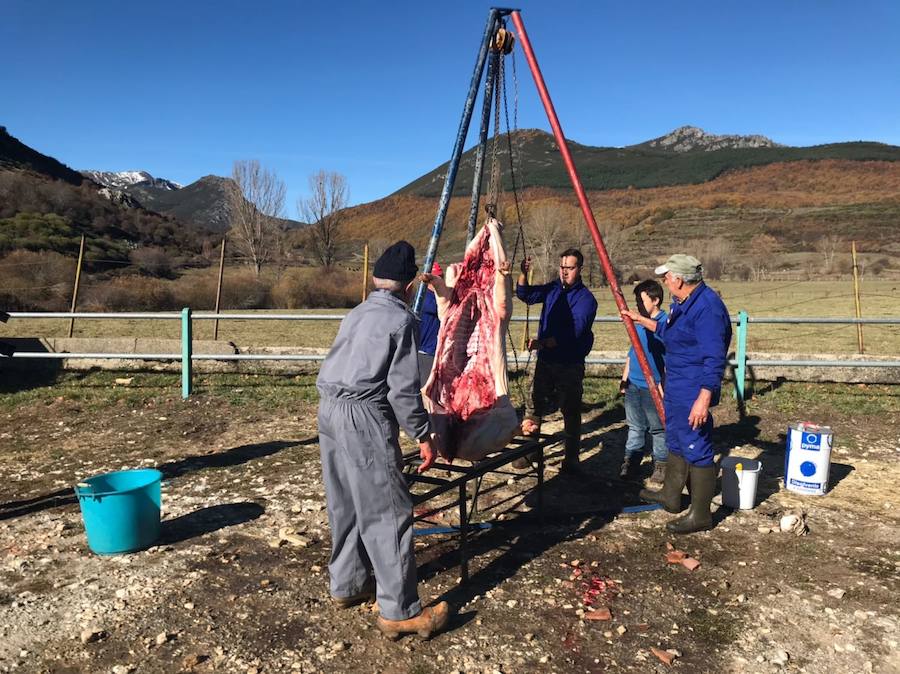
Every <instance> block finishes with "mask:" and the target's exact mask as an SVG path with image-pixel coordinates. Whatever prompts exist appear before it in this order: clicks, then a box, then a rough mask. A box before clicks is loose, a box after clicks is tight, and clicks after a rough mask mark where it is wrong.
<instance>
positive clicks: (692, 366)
mask: <svg viewBox="0 0 900 674" xmlns="http://www.w3.org/2000/svg"><path fill="white" fill-rule="evenodd" d="M656 274H657V275H658V276H662V279H663V283H664V284H665V286H666V287H667V288H668V289H669V292H670V293H671V295H672V300H673V301H672V306H671V309H670V311H669V316H668V318H667V319H666V321H665V322H659V323H657V322H656V321H654V320H652V319H648V318H645V317H643V316H641V315H640V314H639V313H638V312H636V311H625V312H623V314H626V315H628V316H629V317H630V318H631V319H632V320H633V321H634V322H635V323H639V324H640V325H642V326H643V327H645V328H647V329H648V330H652V331H654V332H656V336H657V337H659V338H660V339H661V340H662V341H663V344H664V345H665V347H666V359H665V362H666V384H665V392H664V395H663V405H664V407H665V412H666V444H667V445H668V448H669V461H668V463H667V465H666V476H665V481H664V482H663V488H662V489H661V490H659V491H650V490H647V489H644V490H642V491H641V493H640V496H641V498H642V499H644V500H647V501H652V502H654V503H660V504H662V506H663V507H664V508H665V509H666V510H667V511H669V512H671V513H677V512H679V511H680V510H681V490H682V489H684V485H685V483H686V482H687V480H688V476H690V488H689V491H690V494H691V505H690V508H689V509H688V512H687V515H684V516H683V517H679V518H677V519H675V520H672V521H671V522H669V523H668V524H666V528H667V529H668V530H669V531H672V532H674V533H677V534H686V533H690V532H692V531H703V530H706V529H711V528H712V516H711V514H710V510H709V508H710V503H711V501H712V497H713V495H714V494H715V489H716V467H715V465H713V454H714V449H713V444H712V437H711V436H712V430H713V419H712V415H711V414H710V412H709V409H710V408H711V407H714V406H715V405H717V404H718V402H719V394H720V392H721V389H722V376H723V375H724V373H725V365H726V364H727V354H728V345H729V344H730V343H731V319H730V317H729V315H728V309H727V308H726V307H725V304H724V303H723V302H722V299H721V298H720V297H719V295H718V294H717V293H716V291H715V290H713V289H712V288H710V287H709V286H707V285H706V284H705V283H704V282H703V267H702V265H701V264H700V261H699V260H697V258H695V257H692V256H690V255H682V254H676V255H673V256H672V257H670V258H669V259H668V260H666V262H665V264H663V265H662V266H660V267H657V268H656Z"/></svg>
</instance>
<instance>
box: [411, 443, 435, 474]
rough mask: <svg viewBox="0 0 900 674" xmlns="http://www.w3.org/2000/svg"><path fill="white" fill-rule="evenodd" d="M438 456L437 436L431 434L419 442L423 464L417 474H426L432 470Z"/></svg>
mask: <svg viewBox="0 0 900 674" xmlns="http://www.w3.org/2000/svg"><path fill="white" fill-rule="evenodd" d="M437 455H438V447H437V436H436V435H435V434H434V433H430V434H429V435H428V436H427V437H425V438H422V439H421V440H420V441H419V458H420V459H422V464H421V465H420V466H419V467H418V468H417V469H416V472H417V473H424V472H425V471H426V470H428V469H429V468H431V466H432V465H433V464H434V459H435V457H437Z"/></svg>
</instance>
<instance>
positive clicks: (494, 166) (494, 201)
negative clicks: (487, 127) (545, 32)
mask: <svg viewBox="0 0 900 674" xmlns="http://www.w3.org/2000/svg"><path fill="white" fill-rule="evenodd" d="M504 61H505V59H504V58H503V54H500V55H499V58H498V59H497V68H496V72H495V78H496V79H495V80H494V138H493V142H492V146H491V180H490V185H489V187H488V200H487V202H488V204H489V205H491V206H493V207H494V212H495V213H496V214H498V215H500V216H501V217H502V211H501V210H500V209H499V208H498V206H499V200H500V103H501V99H500V96H501V93H500V90H501V89H504V88H505V87H506V80H505V78H504V76H503V70H504V68H503V64H504Z"/></svg>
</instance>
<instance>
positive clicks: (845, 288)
mask: <svg viewBox="0 0 900 674" xmlns="http://www.w3.org/2000/svg"><path fill="white" fill-rule="evenodd" d="M711 285H712V286H713V287H714V288H715V289H716V290H718V291H719V292H720V293H721V294H722V297H723V298H724V299H725V303H726V304H727V305H728V308H729V310H730V311H731V313H732V315H737V313H738V311H741V310H744V311H747V313H748V314H749V315H750V316H751V317H773V316H778V317H786V316H794V317H814V316H821V317H847V316H853V315H854V302H853V286H852V283H851V281H850V280H845V281H760V282H737V281H723V282H712V283H711ZM898 286H900V281H891V280H884V279H872V280H865V281H863V283H862V288H861V301H862V314H863V316H864V317H871V318H882V317H898V318H900V308H898V307H897V306H896V304H895V302H894V301H893V300H894V299H895V297H896V296H897V288H898ZM623 289H624V292H625V293H626V300H628V302H629V304H633V299H634V298H633V296H631V293H630V290H629V289H628V288H627V287H624V288H623ZM596 295H597V298H598V301H599V304H600V308H599V312H598V314H599V315H600V316H613V315H615V313H616V312H615V304H614V302H613V299H612V296H611V294H610V293H609V291H608V289H606V288H598V289H597V290H596ZM514 310H515V315H517V316H522V315H524V313H525V307H524V305H523V304H522V303H521V302H518V301H515V303H514ZM223 311H229V310H228V309H223ZM538 311H539V307H536V308H535V310H534V311H533V312H532V318H535V317H536V316H537V315H538ZM240 313H245V312H240ZM246 313H250V312H246ZM271 313H274V312H271ZM277 313H295V314H334V315H342V314H344V313H346V311H345V310H296V311H292V312H287V311H279V312H277ZM337 327H338V323H337V321H334V322H331V321H327V322H324V321H323V322H318V321H316V322H314V321H304V322H297V321H271V320H269V321H251V320H246V321H245V320H242V321H221V322H220V325H219V339H220V340H224V341H231V342H234V343H235V344H238V345H240V346H248V345H253V346H298V347H327V346H329V345H330V344H331V341H332V340H333V339H334V335H335V334H336V332H337ZM67 329H68V321H67V320H43V319H41V320H30V319H14V320H12V321H10V322H9V323H7V324H6V325H4V326H3V327H2V328H0V337H3V336H7V337H64V336H65V335H66V332H67ZM524 329H525V326H524V324H522V323H513V324H512V331H511V332H512V338H513V343H514V345H515V347H516V348H520V347H521V345H522V333H523V331H524ZM535 329H536V322H532V323H531V330H532V331H534V330H535ZM212 331H213V324H212V321H197V322H196V324H195V327H194V338H195V339H197V340H204V339H210V338H211V337H212ZM180 335H181V328H180V324H179V322H178V321H174V320H173V321H162V320H159V321H157V320H137V319H135V320H88V319H84V320H79V321H76V325H75V336H77V337H162V338H171V339H178V338H180ZM594 335H595V341H594V344H595V348H596V349H599V350H605V351H608V350H622V349H625V348H626V346H627V337H626V335H625V331H624V329H622V327H621V326H620V325H618V324H612V323H600V324H597V325H596V326H595V328H594ZM864 338H865V345H866V353H868V354H881V355H894V354H897V353H898V352H900V327H898V326H897V325H879V326H875V325H867V326H865V327H864ZM748 349H749V350H750V351H767V352H788V353H837V354H843V353H847V354H849V353H855V352H856V350H857V344H856V327H855V326H853V325H809V324H807V325H803V324H800V325H767V324H752V323H751V325H750V330H749V334H748Z"/></svg>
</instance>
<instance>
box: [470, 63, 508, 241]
mask: <svg viewBox="0 0 900 674" xmlns="http://www.w3.org/2000/svg"><path fill="white" fill-rule="evenodd" d="M500 58H501V56H500V52H499V50H497V51H491V56H490V60H489V61H488V72H487V79H486V81H485V85H484V101H483V104H482V106H481V132H480V134H479V137H478V151H477V152H476V153H475V173H474V175H473V178H472V206H471V207H470V208H469V225H468V227H467V228H466V243H467V244H468V243H469V241H471V240H472V239H474V238H475V223H476V222H477V220H478V204H479V201H480V200H481V181H482V179H483V178H484V151H485V148H486V147H487V137H488V129H489V128H490V125H491V100H492V99H493V96H494V84H495V80H496V78H497V65H498V64H497V62H498V61H499V60H500ZM494 133H498V129H494Z"/></svg>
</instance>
